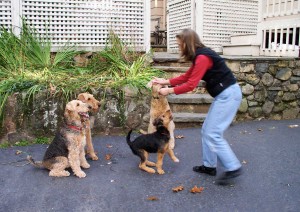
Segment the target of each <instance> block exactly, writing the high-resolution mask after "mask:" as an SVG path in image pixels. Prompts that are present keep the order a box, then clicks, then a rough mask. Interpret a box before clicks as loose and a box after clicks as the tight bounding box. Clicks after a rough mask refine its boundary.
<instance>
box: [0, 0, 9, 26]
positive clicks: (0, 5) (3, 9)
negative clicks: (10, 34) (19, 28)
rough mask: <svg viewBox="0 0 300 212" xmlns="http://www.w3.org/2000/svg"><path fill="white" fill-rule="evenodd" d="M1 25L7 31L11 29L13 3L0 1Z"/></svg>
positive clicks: (5, 0) (7, 0)
mask: <svg viewBox="0 0 300 212" xmlns="http://www.w3.org/2000/svg"><path fill="white" fill-rule="evenodd" d="M0 25H1V26H3V27H5V28H6V29H8V28H10V27H11V1H10V0H0Z"/></svg>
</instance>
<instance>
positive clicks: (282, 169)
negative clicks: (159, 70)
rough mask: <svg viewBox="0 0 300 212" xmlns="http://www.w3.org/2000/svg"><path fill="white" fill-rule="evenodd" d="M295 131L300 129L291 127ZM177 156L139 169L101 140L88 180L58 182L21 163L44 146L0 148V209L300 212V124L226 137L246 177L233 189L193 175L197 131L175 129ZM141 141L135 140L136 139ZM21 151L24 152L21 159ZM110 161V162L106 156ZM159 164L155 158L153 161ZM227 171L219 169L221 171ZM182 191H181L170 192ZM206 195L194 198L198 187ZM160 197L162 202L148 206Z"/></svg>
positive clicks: (126, 152) (258, 125)
mask: <svg viewBox="0 0 300 212" xmlns="http://www.w3.org/2000/svg"><path fill="white" fill-rule="evenodd" d="M290 125H299V127H294V128H291V126H290ZM175 134H176V135H182V136H184V138H181V139H177V140H176V148H175V153H176V155H177V157H178V158H179V159H180V163H173V162H172V161H171V159H170V158H169V157H168V156H166V157H165V159H164V166H163V167H164V170H165V172H166V173H165V174H164V175H158V174H152V175H151V174H148V173H146V172H143V171H141V170H140V169H138V162H139V160H138V157H136V156H134V155H133V154H132V153H131V151H130V149H129V147H128V146H127V144H126V141H125V137H124V136H96V137H94V145H95V149H96V151H98V154H99V156H100V160H99V161H89V162H90V164H91V168H90V169H88V170H86V173H87V177H86V178H84V179H79V178H77V177H75V176H73V175H72V176H70V177H66V178H53V177H49V176H48V171H46V170H41V169H36V168H34V167H32V166H30V165H24V162H19V163H12V162H16V161H18V160H21V159H23V158H25V157H26V154H27V153H28V154H31V155H32V156H33V157H34V158H35V159H37V160H40V159H42V157H43V153H44V152H45V150H46V148H47V146H46V145H33V146H28V147H14V148H9V149H1V150H0V163H1V171H0V188H1V189H0V211H1V212H2V211H3V212H4V211H5V212H6V211H8V212H11V211H13V212H14V211H24V212H27V211H28V212H29V211H30V212H31V211H34V212H37V211H41V212H42V211H43V212H44V211H64V212H65V211H75V212H77V211H78V212H79V211H80V212H82V211H97V212H98V211H128V212H129V211H130V212H135V211H147V212H148V211H170V212H171V211H172V212H173V211H186V212H187V211H189V212H190V211H226V212H228V211H242V212H244V211H249V212H253V211H259V212H261V211H272V212H276V211H278V212H282V211H295V212H296V211H299V210H300V165H299V164H300V120H299V119H297V120H285V121H265V120H264V121H251V122H242V123H237V124H234V125H233V126H231V127H230V128H229V130H228V131H227V132H226V134H225V136H226V138H227V139H228V140H229V143H230V145H231V146H232V148H233V150H234V151H235V152H236V154H237V156H238V158H239V159H240V160H241V161H242V162H243V168H244V174H243V175H242V176H241V177H240V179H239V181H238V182H237V184H235V185H234V186H226V187H223V186H218V185H216V184H215V182H214V181H215V177H211V176H203V175H200V174H198V173H194V172H193V171H192V167H193V166H194V165H200V163H201V142H200V137H201V135H200V128H189V129H177V130H176V131H175ZM134 135H136V134H134ZM17 150H20V151H22V153H21V154H19V155H16V154H15V152H16V151H17ZM107 154H110V155H112V159H111V160H106V159H105V155H107ZM151 158H152V160H155V155H152V156H151ZM221 171H222V167H218V172H219V173H221ZM179 185H182V186H183V187H184V190H183V191H180V192H178V193H174V192H173V191H172V188H174V187H176V186H179ZM195 185H196V186H198V187H204V191H203V192H202V193H196V194H193V193H190V189H191V188H192V187H194V186H195ZM149 197H155V198H157V200H155V201H151V200H148V198H149Z"/></svg>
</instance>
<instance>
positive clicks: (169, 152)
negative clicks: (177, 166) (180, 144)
mask: <svg viewBox="0 0 300 212" xmlns="http://www.w3.org/2000/svg"><path fill="white" fill-rule="evenodd" d="M167 151H168V155H169V156H170V158H171V159H172V160H173V161H174V162H176V163H178V162H179V159H178V158H177V157H176V156H175V154H174V152H173V150H172V149H170V148H169V149H168V150H167Z"/></svg>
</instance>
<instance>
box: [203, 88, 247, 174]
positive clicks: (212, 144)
mask: <svg viewBox="0 0 300 212" xmlns="http://www.w3.org/2000/svg"><path fill="white" fill-rule="evenodd" d="M241 100H242V92H241V89H240V87H239V85H238V84H237V83H236V84H234V85H231V86H229V87H228V88H226V89H225V90H224V91H222V92H221V93H220V94H219V95H218V96H216V97H215V98H214V101H213V102H212V104H211V106H210V108H209V111H208V114H207V117H206V118H205V121H204V123H203V126H202V131H201V133H202V150H203V165H204V166H206V167H217V158H219V160H220V161H221V163H222V165H223V166H224V168H225V170H226V171H233V170H237V169H238V168H240V167H241V163H240V161H239V160H238V159H237V157H236V156H235V154H234V152H233V151H232V149H231V148H230V146H229V144H228V142H227V141H226V140H225V139H224V137H223V134H224V131H225V130H226V129H227V128H228V127H229V125H230V124H231V122H232V120H233V119H234V117H235V115H236V113H237V110H238V108H239V106H240V104H241Z"/></svg>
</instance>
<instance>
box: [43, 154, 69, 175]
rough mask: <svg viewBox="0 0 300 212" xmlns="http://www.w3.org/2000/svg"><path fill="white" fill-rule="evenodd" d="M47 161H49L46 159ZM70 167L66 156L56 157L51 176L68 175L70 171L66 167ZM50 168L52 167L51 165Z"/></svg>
mask: <svg viewBox="0 0 300 212" xmlns="http://www.w3.org/2000/svg"><path fill="white" fill-rule="evenodd" d="M45 163H47V161H45ZM68 167H69V162H68V158H66V157H56V158H55V162H54V163H52V166H51V169H50V172H49V176H51V177H68V176H70V172H68V171H66V170H65V169H66V168H68ZM49 168H50V167H49Z"/></svg>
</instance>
